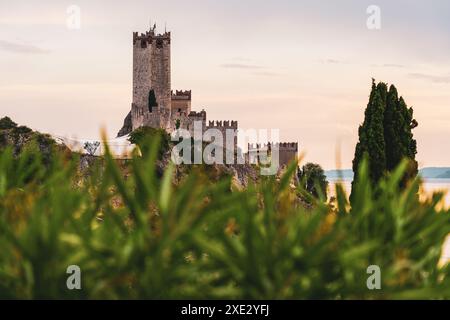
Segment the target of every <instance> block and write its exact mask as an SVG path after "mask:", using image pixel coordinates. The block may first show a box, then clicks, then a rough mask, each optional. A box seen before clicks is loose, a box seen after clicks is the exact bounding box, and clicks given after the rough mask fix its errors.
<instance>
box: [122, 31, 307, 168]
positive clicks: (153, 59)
mask: <svg viewBox="0 0 450 320" xmlns="http://www.w3.org/2000/svg"><path fill="white" fill-rule="evenodd" d="M170 46H171V37H170V32H167V31H165V32H164V33H163V34H158V33H156V24H155V25H154V26H153V27H151V28H150V30H149V31H147V32H146V33H141V34H138V33H137V32H133V100H132V103H131V111H130V112H129V113H128V115H127V116H126V117H125V120H124V124H123V127H122V128H121V129H120V131H119V132H118V134H117V136H118V137H121V136H124V135H127V134H129V133H131V132H132V131H133V130H136V129H138V128H140V127H152V128H161V129H164V130H166V131H167V132H169V133H171V132H173V131H174V130H176V129H178V128H181V129H186V130H187V131H189V132H190V133H191V135H193V130H194V122H198V121H200V122H201V124H202V130H203V132H205V131H206V130H208V129H211V128H214V129H218V130H219V131H221V132H222V133H225V132H226V130H227V129H231V130H233V131H234V132H236V131H237V130H238V122H237V121H233V120H232V121H228V120H226V121H208V122H207V119H206V111H205V110H202V111H200V112H196V111H192V110H191V100H192V92H191V90H186V91H183V90H175V92H174V91H173V90H172V88H171V68H170V58H171V56H170ZM225 136H226V135H225V134H224V137H225ZM224 145H225V146H226V145H227V143H226V141H224ZM233 146H234V151H236V150H237V138H236V135H235V138H234V142H233ZM258 146H259V145H257V147H258ZM281 146H282V147H281ZM251 150H252V152H253V154H257V150H256V149H255V147H252V149H251ZM279 150H280V156H279V159H280V165H281V166H282V165H285V164H287V163H288V162H289V161H290V160H292V159H293V158H294V157H296V156H297V151H298V147H297V144H296V143H295V144H291V143H289V144H280V148H279ZM261 151H263V150H261ZM255 152H256V153H255ZM249 154H250V149H249ZM247 158H249V157H247Z"/></svg>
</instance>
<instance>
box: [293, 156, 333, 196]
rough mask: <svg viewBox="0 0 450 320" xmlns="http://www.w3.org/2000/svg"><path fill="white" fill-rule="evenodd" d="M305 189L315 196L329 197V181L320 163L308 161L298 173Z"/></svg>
mask: <svg viewBox="0 0 450 320" xmlns="http://www.w3.org/2000/svg"><path fill="white" fill-rule="evenodd" d="M297 176H298V179H299V181H300V184H301V186H302V188H303V189H305V190H306V191H307V192H308V193H310V194H311V195H312V196H313V197H315V198H321V199H327V187H328V181H327V177H326V176H325V172H324V171H323V169H322V167H321V166H320V165H319V164H315V163H307V164H305V165H304V166H303V167H302V168H301V169H299V170H298V173H297Z"/></svg>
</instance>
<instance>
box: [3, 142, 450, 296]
mask: <svg viewBox="0 0 450 320" xmlns="http://www.w3.org/2000/svg"><path fill="white" fill-rule="evenodd" d="M146 143H147V147H146V148H145V150H148V152H145V153H143V154H142V156H140V157H138V156H135V157H134V158H133V159H132V160H131V161H130V162H129V163H128V167H127V172H128V173H127V175H126V177H124V173H123V168H121V167H120V166H119V165H118V163H117V162H116V160H114V159H113V158H112V157H111V155H110V153H109V150H108V146H105V147H106V156H105V159H104V161H102V162H97V165H95V167H94V168H92V170H90V174H89V175H88V176H87V177H86V178H84V179H80V175H79V164H78V162H77V161H78V160H77V159H73V160H70V159H69V160H67V157H66V158H65V157H64V156H62V155H60V154H59V153H55V154H54V155H53V161H52V163H51V165H50V166H48V165H47V166H46V165H45V164H44V162H43V160H42V157H40V156H39V155H38V154H36V153H37V152H36V151H35V150H32V148H31V149H27V150H23V151H22V152H21V153H20V154H19V155H18V156H17V157H16V158H15V157H14V156H13V152H12V151H11V150H10V149H6V150H3V151H2V152H1V154H0V248H1V250H0V298H24V299H36V298H49V299H120V298H125V299H142V298H145V299H161V298H169V299H175V298H176V299H183V298H206V299H215V298H230V299H405V298H412V299H424V298H425V299H428V298H433V299H441V298H449V296H450V280H449V267H448V265H440V264H439V259H440V257H441V251H442V245H443V243H444V239H445V237H446V235H447V233H449V231H450V215H449V212H448V211H446V210H443V209H438V203H439V201H440V200H441V197H442V195H440V194H436V195H434V196H433V197H432V198H430V199H427V200H426V201H425V202H419V200H418V197H417V196H416V193H415V191H414V190H416V188H415V186H414V185H417V184H419V183H420V181H418V180H416V181H415V182H414V184H413V185H411V186H409V187H407V188H406V189H403V190H399V187H398V186H399V183H398V181H399V179H401V177H402V176H403V171H404V170H405V163H402V164H401V165H400V166H399V167H398V168H397V169H396V171H395V172H394V173H393V174H392V175H390V176H389V177H387V178H383V179H381V181H380V183H379V185H378V189H379V191H377V197H376V198H375V197H374V195H373V194H374V191H373V190H372V186H371V183H370V182H369V179H370V178H369V174H368V165H367V162H362V165H361V168H360V171H359V172H360V174H359V177H358V181H356V182H355V193H354V202H353V207H352V208H350V206H349V203H348V201H347V196H346V194H345V193H344V191H343V188H342V187H341V186H339V185H337V186H336V188H337V191H336V194H337V196H336V208H335V209H333V208H332V207H330V206H329V205H327V204H326V203H324V202H321V201H320V200H317V201H316V202H315V203H314V206H313V208H312V209H305V208H304V207H302V205H301V204H299V202H298V201H297V200H298V196H297V195H298V192H299V190H296V189H295V188H293V187H292V184H291V181H292V177H293V175H294V174H295V168H296V166H297V164H296V163H293V164H292V165H291V166H290V167H289V168H288V169H287V170H286V172H285V174H284V175H283V176H282V177H281V178H280V179H277V178H276V177H263V178H261V181H260V183H257V184H252V185H250V186H249V187H248V188H246V189H244V190H233V188H232V181H231V177H224V178H222V179H220V180H219V181H214V182H211V181H210V179H209V178H208V176H207V175H205V174H204V173H202V172H201V171H198V170H193V171H191V172H190V173H189V174H187V175H186V176H184V177H183V178H182V179H179V181H177V183H174V180H173V175H174V167H173V166H172V165H169V166H168V167H167V168H166V170H165V172H164V174H163V176H162V177H160V176H159V175H158V174H157V173H156V165H155V163H156V161H157V158H158V156H159V150H160V149H161V147H160V143H161V138H160V137H158V136H156V138H154V139H150V140H148V141H147V142H146ZM232 190H233V191H232ZM375 199H376V200H375ZM69 265H78V266H79V267H80V268H81V283H82V289H81V290H69V289H67V287H66V279H67V277H68V276H69V275H68V274H66V269H67V267H68V266H69ZM369 265H378V266H379V267H380V268H381V272H382V288H381V290H369V289H368V288H367V286H366V280H367V278H368V276H369V275H368V274H367V272H366V270H367V267H368V266H369Z"/></svg>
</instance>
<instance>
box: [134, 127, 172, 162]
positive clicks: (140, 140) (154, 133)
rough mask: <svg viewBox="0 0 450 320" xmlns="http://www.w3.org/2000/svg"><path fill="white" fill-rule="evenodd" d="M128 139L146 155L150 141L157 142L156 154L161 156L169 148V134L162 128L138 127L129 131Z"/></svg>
mask: <svg viewBox="0 0 450 320" xmlns="http://www.w3.org/2000/svg"><path fill="white" fill-rule="evenodd" d="M128 141H130V142H131V143H133V144H135V145H137V146H138V147H139V149H140V150H141V153H142V154H143V155H148V154H149V153H150V149H151V146H152V143H155V142H158V156H159V158H162V156H163V155H164V153H166V152H167V151H168V150H169V144H170V135H169V134H168V133H167V132H166V131H165V130H164V129H160V128H151V127H140V128H138V129H136V130H134V131H133V132H131V133H130V137H129V138H128Z"/></svg>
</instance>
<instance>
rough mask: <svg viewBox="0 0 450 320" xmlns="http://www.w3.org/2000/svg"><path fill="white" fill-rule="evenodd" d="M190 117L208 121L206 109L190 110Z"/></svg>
mask: <svg viewBox="0 0 450 320" xmlns="http://www.w3.org/2000/svg"><path fill="white" fill-rule="evenodd" d="M188 117H189V118H195V119H201V120H204V121H206V111H205V110H202V111H200V112H196V111H191V112H189V115H188Z"/></svg>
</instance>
